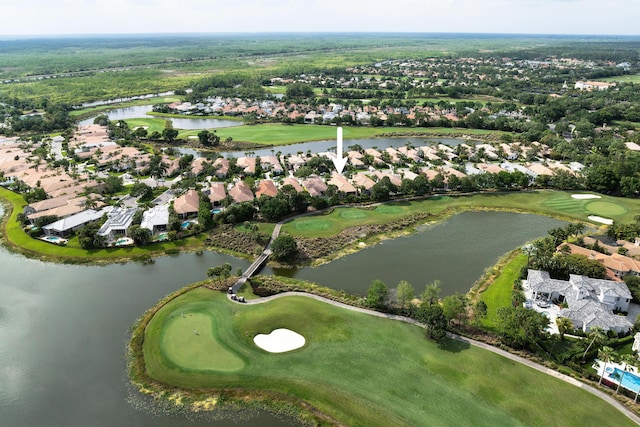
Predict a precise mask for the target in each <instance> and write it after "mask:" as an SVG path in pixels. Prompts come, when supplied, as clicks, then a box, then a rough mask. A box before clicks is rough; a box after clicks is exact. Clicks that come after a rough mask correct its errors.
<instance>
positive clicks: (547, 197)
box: [283, 190, 640, 237]
mask: <svg viewBox="0 0 640 427" xmlns="http://www.w3.org/2000/svg"><path fill="white" fill-rule="evenodd" d="M571 194H572V193H569V192H565V191H551V190H541V191H531V192H514V193H485V194H476V195H472V196H459V197H447V196H445V197H434V198H431V199H427V200H420V201H413V202H402V203H393V202H392V203H389V204H386V205H383V206H379V207H377V208H375V209H371V210H364V209H360V208H339V209H334V210H333V211H332V212H331V213H329V214H326V215H318V216H306V217H302V218H297V219H294V220H293V221H291V222H289V223H287V224H285V225H284V227H283V229H284V230H285V231H286V232H288V233H290V234H292V235H294V236H300V237H330V236H334V235H336V234H338V233H340V232H341V231H342V230H344V229H346V228H349V227H352V226H354V225H363V224H383V223H386V222H389V221H393V220H396V219H399V218H401V217H403V216H408V215H411V214H414V213H416V212H430V213H432V214H434V215H438V214H441V213H442V212H443V211H445V210H447V209H455V210H466V209H513V210H519V211H523V212H531V213H535V214H540V215H548V216H560V217H563V218H568V219H573V220H580V221H585V222H589V219H588V216H589V215H594V214H595V215H599V216H603V217H606V218H611V219H614V220H616V221H619V222H631V221H632V220H633V216H634V215H635V213H636V212H639V211H640V200H637V199H628V198H623V197H610V196H602V198H600V199H587V200H580V199H574V198H572V197H571Z"/></svg>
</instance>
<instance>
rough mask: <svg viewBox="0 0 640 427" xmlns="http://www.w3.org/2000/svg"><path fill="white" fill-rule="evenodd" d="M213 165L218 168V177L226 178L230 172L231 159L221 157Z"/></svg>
mask: <svg viewBox="0 0 640 427" xmlns="http://www.w3.org/2000/svg"><path fill="white" fill-rule="evenodd" d="M213 167H214V168H215V169H216V177H217V178H218V179H224V178H226V177H227V175H228V174H229V160H227V159H225V158H224V157H219V158H217V159H216V161H215V162H213Z"/></svg>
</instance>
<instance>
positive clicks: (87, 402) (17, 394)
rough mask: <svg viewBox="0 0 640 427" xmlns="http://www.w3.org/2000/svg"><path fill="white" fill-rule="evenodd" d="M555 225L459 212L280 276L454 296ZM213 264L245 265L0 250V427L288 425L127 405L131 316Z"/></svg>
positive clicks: (130, 400)
mask: <svg viewBox="0 0 640 427" xmlns="http://www.w3.org/2000/svg"><path fill="white" fill-rule="evenodd" d="M558 224H559V222H558V221H554V220H550V219H547V218H542V217H537V216H532V215H518V214H505V213H468V214H461V215H457V216H455V217H453V218H452V219H451V220H449V221H447V222H445V223H442V224H439V225H435V226H432V227H430V228H429V229H428V230H426V231H424V232H422V233H419V234H416V235H414V236H412V237H407V238H401V239H397V240H393V241H387V242H385V243H383V244H381V245H378V246H375V247H373V248H371V249H367V250H365V251H362V252H360V253H357V254H354V255H352V256H348V257H345V258H343V259H342V260H339V261H337V262H334V263H331V264H329V265H327V266H324V267H321V268H318V269H310V268H307V269H301V270H297V271H290V272H288V273H289V274H290V275H295V276H296V277H300V278H305V279H309V280H313V281H316V282H319V283H322V284H324V285H327V286H330V287H333V288H337V289H347V290H350V291H352V292H356V293H364V292H366V288H367V287H368V285H369V283H370V282H371V280H373V279H378V278H379V279H382V280H384V281H385V282H386V283H387V284H389V285H390V286H395V284H396V283H397V282H398V281H399V280H401V279H405V280H409V281H410V282H412V283H413V284H414V285H415V286H416V289H417V290H418V292H420V291H421V290H422V287H423V286H424V284H425V283H427V282H429V281H431V280H434V279H440V280H442V282H443V294H450V293H453V292H455V291H456V290H459V291H463V292H464V291H466V290H468V289H469V286H470V285H471V283H473V282H474V281H475V279H476V278H477V277H478V276H479V275H480V274H481V273H482V270H483V269H484V268H486V267H488V266H489V265H491V264H492V262H493V261H495V259H496V258H497V257H498V256H499V255H501V254H503V253H504V252H506V251H507V250H509V249H512V248H513V247H516V246H518V245H520V244H522V243H523V242H524V241H526V240H529V239H531V238H534V237H537V236H539V235H542V234H544V233H545V230H547V229H549V228H551V227H555V226H557V225H558ZM224 262H229V263H231V264H232V265H233V269H234V271H235V269H236V268H238V267H241V268H245V267H246V266H247V265H248V263H247V262H246V261H243V260H239V259H236V258H233V257H229V256H225V255H220V254H216V253H211V252H206V253H204V254H203V255H201V256H197V255H195V254H182V255H179V256H174V257H162V258H158V259H156V262H155V263H154V264H151V265H141V264H136V263H128V264H117V265H110V266H69V265H58V264H50V263H44V262H40V261H36V260H31V259H26V258H23V257H21V256H18V255H14V254H11V253H9V252H7V251H5V250H4V249H0V277H1V280H0V425H2V426H11V427H13V426H40V425H54V426H87V425H91V426H114V425H118V426H200V425H214V426H224V427H226V426H237V425H240V426H254V425H259V426H266V427H275V426H285V425H290V422H288V421H286V420H279V419H276V418H275V417H273V416H271V415H269V414H266V413H260V414H257V418H252V419H248V420H247V419H245V420H240V421H238V422H237V423H236V419H235V417H234V418H232V419H229V418H227V419H223V420H218V421H215V422H211V421H210V420H203V419H196V420H195V421H191V420H189V419H187V418H186V417H185V416H184V415H175V414H174V415H167V414H157V413H155V414H154V413H152V412H149V411H148V410H144V409H140V408H139V406H140V405H139V403H140V402H141V401H142V398H141V397H139V396H138V395H137V394H136V393H135V392H132V391H131V389H130V387H129V385H128V379H127V376H126V364H125V360H124V354H125V345H126V343H127V341H128V339H129V332H128V331H129V328H130V326H131V325H132V324H133V322H134V321H135V320H136V319H137V318H138V317H140V315H141V314H142V313H143V312H144V311H145V310H147V309H148V308H149V307H151V306H153V305H154V304H155V303H156V302H157V301H158V300H159V299H161V298H162V297H163V296H165V295H166V294H168V293H170V292H173V291H175V290H177V289H180V288H181V287H183V286H184V285H187V284H189V283H192V282H194V281H197V280H202V279H204V278H205V277H206V271H207V269H208V268H209V267H211V266H215V265H219V264H222V263H224ZM266 272H267V273H269V271H268V270H267V271H266Z"/></svg>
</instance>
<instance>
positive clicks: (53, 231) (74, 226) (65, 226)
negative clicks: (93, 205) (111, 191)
mask: <svg viewBox="0 0 640 427" xmlns="http://www.w3.org/2000/svg"><path fill="white" fill-rule="evenodd" d="M111 209H112V208H111V207H110V206H109V207H106V208H103V209H100V210H93V209H87V210H84V211H82V212H78V213H77V214H74V215H71V216H68V217H66V218H62V219H59V220H58V221H55V222H52V223H51V224H47V225H45V226H44V227H42V231H43V232H44V234H45V235H46V236H58V237H67V236H69V235H71V234H73V233H74V232H75V231H77V230H79V229H81V228H82V227H84V226H85V225H87V224H90V223H92V222H96V221H98V220H99V219H100V218H102V216H103V215H106V214H108V213H109V212H110V211H111Z"/></svg>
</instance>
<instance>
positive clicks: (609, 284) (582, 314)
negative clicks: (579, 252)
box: [525, 270, 633, 333]
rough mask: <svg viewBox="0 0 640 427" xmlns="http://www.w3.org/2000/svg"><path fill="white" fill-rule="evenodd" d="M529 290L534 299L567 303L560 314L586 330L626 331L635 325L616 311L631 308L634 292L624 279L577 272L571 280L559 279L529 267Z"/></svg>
mask: <svg viewBox="0 0 640 427" xmlns="http://www.w3.org/2000/svg"><path fill="white" fill-rule="evenodd" d="M525 290H526V291H527V292H530V293H531V295H532V299H533V300H542V301H548V302H554V301H557V302H564V303H566V305H567V308H563V309H561V310H560V313H559V314H560V316H562V317H566V318H568V319H569V320H571V321H572V322H573V325H574V327H575V328H576V329H581V330H582V331H583V332H585V333H587V332H589V330H590V329H591V328H593V327H599V328H602V329H603V330H605V331H608V330H613V331H615V332H617V333H626V332H628V331H629V330H630V329H631V328H632V327H633V324H632V323H631V322H630V321H629V320H628V319H627V318H626V317H625V316H621V315H618V314H615V313H614V311H621V312H627V311H629V305H630V303H631V292H630V291H629V288H627V285H626V284H624V283H621V282H615V281H613V280H604V279H592V278H589V277H586V276H579V275H576V274H572V275H570V276H569V280H568V281H565V280H557V279H552V278H551V277H550V276H549V273H548V272H546V271H541V270H529V271H528V275H527V279H526V283H525Z"/></svg>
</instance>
